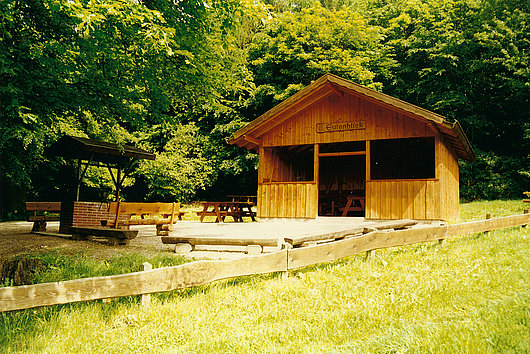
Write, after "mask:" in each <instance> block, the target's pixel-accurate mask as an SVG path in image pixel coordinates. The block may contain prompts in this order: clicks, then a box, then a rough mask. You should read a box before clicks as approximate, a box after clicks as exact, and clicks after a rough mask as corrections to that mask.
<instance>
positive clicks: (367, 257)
mask: <svg viewBox="0 0 530 354" xmlns="http://www.w3.org/2000/svg"><path fill="white" fill-rule="evenodd" d="M374 258H375V250H369V251H366V255H365V256H364V261H365V262H369V261H370V260H372V259H374Z"/></svg>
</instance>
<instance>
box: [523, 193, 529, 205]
mask: <svg viewBox="0 0 530 354" xmlns="http://www.w3.org/2000/svg"><path fill="white" fill-rule="evenodd" d="M523 194H524V195H526V196H527V197H530V192H523ZM523 202H526V203H530V199H523Z"/></svg>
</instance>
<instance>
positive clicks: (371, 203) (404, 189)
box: [366, 179, 441, 220]
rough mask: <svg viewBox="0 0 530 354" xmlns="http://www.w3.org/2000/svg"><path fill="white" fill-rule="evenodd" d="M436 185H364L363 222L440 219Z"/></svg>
mask: <svg viewBox="0 0 530 354" xmlns="http://www.w3.org/2000/svg"><path fill="white" fill-rule="evenodd" d="M439 191H440V181H439V180H436V179H425V180H378V181H367V182H366V218H367V219H418V220H439V219H441V213H440V203H439V202H437V196H438V195H439Z"/></svg>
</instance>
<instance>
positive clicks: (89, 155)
mask: <svg viewBox="0 0 530 354" xmlns="http://www.w3.org/2000/svg"><path fill="white" fill-rule="evenodd" d="M49 152H50V153H51V154H53V155H56V156H62V157H67V158H73V159H81V160H90V161H93V162H105V163H119V162H123V161H127V160H129V159H130V158H133V159H148V160H154V159H155V155H154V154H151V153H150V152H148V151H145V150H143V149H139V148H137V147H134V146H130V145H118V144H114V143H108V142H105V141H99V140H93V139H87V138H80V137H77V136H69V135H65V136H63V137H62V138H60V139H59V140H57V141H56V142H55V143H53V144H52V145H51V146H50V149H49Z"/></svg>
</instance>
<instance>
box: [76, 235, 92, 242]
mask: <svg viewBox="0 0 530 354" xmlns="http://www.w3.org/2000/svg"><path fill="white" fill-rule="evenodd" d="M89 239H90V236H88V235H81V234H73V235H72V240H74V241H85V240H89Z"/></svg>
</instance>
